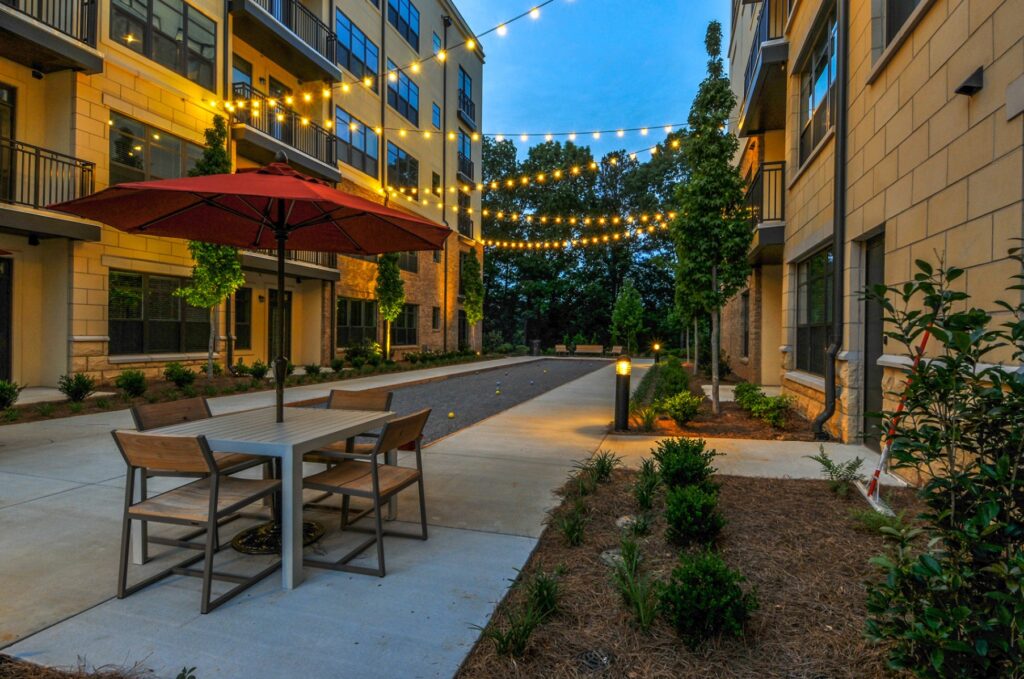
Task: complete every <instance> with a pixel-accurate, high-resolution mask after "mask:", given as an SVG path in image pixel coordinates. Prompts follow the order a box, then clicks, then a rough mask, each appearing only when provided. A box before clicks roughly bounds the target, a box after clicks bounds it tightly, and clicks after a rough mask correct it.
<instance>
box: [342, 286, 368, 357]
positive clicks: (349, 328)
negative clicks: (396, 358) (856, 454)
mask: <svg viewBox="0 0 1024 679" xmlns="http://www.w3.org/2000/svg"><path fill="white" fill-rule="evenodd" d="M364 340H369V341H373V342H376V341H377V302H375V301H374V300H372V299H347V298H345V297H339V298H338V339H337V342H338V347H339V348H344V347H350V346H353V345H356V344H359V343H360V342H363V341H364Z"/></svg>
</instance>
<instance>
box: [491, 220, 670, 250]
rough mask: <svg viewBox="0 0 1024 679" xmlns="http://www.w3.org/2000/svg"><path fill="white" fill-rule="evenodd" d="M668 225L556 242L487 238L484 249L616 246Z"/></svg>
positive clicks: (666, 228) (665, 229)
mask: <svg viewBox="0 0 1024 679" xmlns="http://www.w3.org/2000/svg"><path fill="white" fill-rule="evenodd" d="M667 230H668V224H657V225H654V224H652V225H650V226H647V227H644V228H638V229H632V230H626V231H621V232H615V233H613V234H604V235H601V236H582V237H579V238H569V239H555V240H503V239H496V238H485V239H484V240H483V244H484V247H488V248H491V249H496V250H527V251H529V250H533V251H537V250H567V249H570V248H582V247H587V246H593V245H616V244H619V243H625V242H628V241H629V240H631V239H632V240H639V239H640V238H645V239H646V238H650V237H651V236H653V235H656V234H657V233H659V232H661V231H667Z"/></svg>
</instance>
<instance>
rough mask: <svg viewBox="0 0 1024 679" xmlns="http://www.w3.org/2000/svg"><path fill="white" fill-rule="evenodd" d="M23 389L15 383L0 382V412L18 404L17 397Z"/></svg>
mask: <svg viewBox="0 0 1024 679" xmlns="http://www.w3.org/2000/svg"><path fill="white" fill-rule="evenodd" d="M24 388H25V387H24V386H22V385H20V384H18V383H17V382H9V381H7V380H0V410H7V409H8V408H11V407H13V406H14V404H15V403H17V402H18V395H19V394H21V390H22V389H24Z"/></svg>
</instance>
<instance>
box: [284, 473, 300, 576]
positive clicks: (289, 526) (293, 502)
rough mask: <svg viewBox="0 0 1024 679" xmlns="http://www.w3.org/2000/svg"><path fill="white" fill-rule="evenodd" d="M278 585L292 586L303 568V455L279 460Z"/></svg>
mask: <svg viewBox="0 0 1024 679" xmlns="http://www.w3.org/2000/svg"><path fill="white" fill-rule="evenodd" d="M281 471H282V475H281V477H282V478H281V496H282V497H281V586H282V587H283V588H284V589H294V588H295V587H298V586H299V585H300V584H301V583H302V580H303V577H304V573H303V569H302V455H300V454H297V453H293V454H290V455H288V456H287V457H285V458H284V459H282V460H281Z"/></svg>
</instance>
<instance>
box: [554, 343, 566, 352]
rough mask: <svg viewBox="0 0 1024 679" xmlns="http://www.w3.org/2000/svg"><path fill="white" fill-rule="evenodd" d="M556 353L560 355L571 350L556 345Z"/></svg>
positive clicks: (562, 345) (561, 345)
mask: <svg viewBox="0 0 1024 679" xmlns="http://www.w3.org/2000/svg"><path fill="white" fill-rule="evenodd" d="M555 351H557V352H559V353H568V351H569V349H568V348H567V347H566V346H565V345H564V344H556V345H555Z"/></svg>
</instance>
